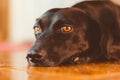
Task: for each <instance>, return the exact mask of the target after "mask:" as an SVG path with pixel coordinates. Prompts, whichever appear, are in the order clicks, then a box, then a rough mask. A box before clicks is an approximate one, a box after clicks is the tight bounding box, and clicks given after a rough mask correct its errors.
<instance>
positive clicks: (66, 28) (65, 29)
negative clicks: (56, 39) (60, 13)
mask: <svg viewBox="0 0 120 80" xmlns="http://www.w3.org/2000/svg"><path fill="white" fill-rule="evenodd" d="M61 31H62V32H65V33H68V32H72V31H73V27H72V26H71V25H65V26H63V27H61Z"/></svg>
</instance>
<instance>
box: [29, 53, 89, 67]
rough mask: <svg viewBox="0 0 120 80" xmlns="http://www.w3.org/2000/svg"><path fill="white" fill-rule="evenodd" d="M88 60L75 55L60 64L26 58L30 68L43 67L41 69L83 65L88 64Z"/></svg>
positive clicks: (47, 60)
mask: <svg viewBox="0 0 120 80" xmlns="http://www.w3.org/2000/svg"><path fill="white" fill-rule="evenodd" d="M89 60H90V58H89V57H80V56H78V55H77V54H76V55H73V56H71V57H69V58H66V59H64V60H63V61H62V62H55V61H52V60H50V59H41V58H30V57H28V56H27V61H28V63H29V65H30V66H43V67H55V66H65V65H71V64H73V65H74V64H80V63H85V62H88V61H89Z"/></svg>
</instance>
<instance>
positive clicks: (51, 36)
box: [27, 0, 120, 66]
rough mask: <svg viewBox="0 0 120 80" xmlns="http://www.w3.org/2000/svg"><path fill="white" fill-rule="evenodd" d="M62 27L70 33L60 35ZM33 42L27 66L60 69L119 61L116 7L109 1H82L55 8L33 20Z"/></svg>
mask: <svg viewBox="0 0 120 80" xmlns="http://www.w3.org/2000/svg"><path fill="white" fill-rule="evenodd" d="M63 26H72V27H73V31H72V32H69V33H63V32H61V31H60V29H61V27H63ZM35 27H38V28H41V29H42V32H41V33H38V34H35V36H36V42H35V44H34V45H33V47H32V48H31V49H30V51H29V52H28V55H27V59H28V62H29V64H30V65H33V66H35V65H37V66H60V65H66V64H73V63H75V61H74V60H75V58H76V57H78V58H79V59H78V61H77V63H86V62H99V61H111V60H112V61H113V60H117V61H118V60H120V6H118V5H116V4H114V3H112V2H110V1H107V0H106V1H105V0H104V1H84V2H81V3H78V4H76V5H74V6H72V7H70V8H56V9H51V10H49V11H47V12H46V13H44V14H43V15H42V16H41V17H40V18H38V19H37V20H36V24H35V25H34V28H35Z"/></svg>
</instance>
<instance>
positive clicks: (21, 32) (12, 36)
mask: <svg viewBox="0 0 120 80" xmlns="http://www.w3.org/2000/svg"><path fill="white" fill-rule="evenodd" d="M80 1H83V0H0V50H7V49H9V50H11V49H12V48H14V49H15V48H19V46H21V45H24V46H27V47H29V46H30V45H31V44H32V42H34V40H35V38H34V33H33V29H32V28H33V25H34V23H35V20H36V18H38V17H40V16H41V15H42V14H43V13H44V12H45V11H47V10H48V9H51V8H59V7H60V8H62V7H69V6H71V5H74V4H75V3H77V2H80ZM113 1H114V2H116V3H118V4H119V3H120V1H119V0H113Z"/></svg>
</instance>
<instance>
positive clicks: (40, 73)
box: [0, 50, 120, 80]
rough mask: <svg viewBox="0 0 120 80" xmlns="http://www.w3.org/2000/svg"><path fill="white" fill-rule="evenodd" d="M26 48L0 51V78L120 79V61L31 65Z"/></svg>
mask: <svg viewBox="0 0 120 80" xmlns="http://www.w3.org/2000/svg"><path fill="white" fill-rule="evenodd" d="M26 53H27V50H22V51H12V52H9V51H6V52H1V53H0V80H120V62H117V63H98V64H97V63H96V64H94V63H91V64H81V65H76V66H67V67H66V66H64V67H32V66H28V64H27V61H26Z"/></svg>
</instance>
